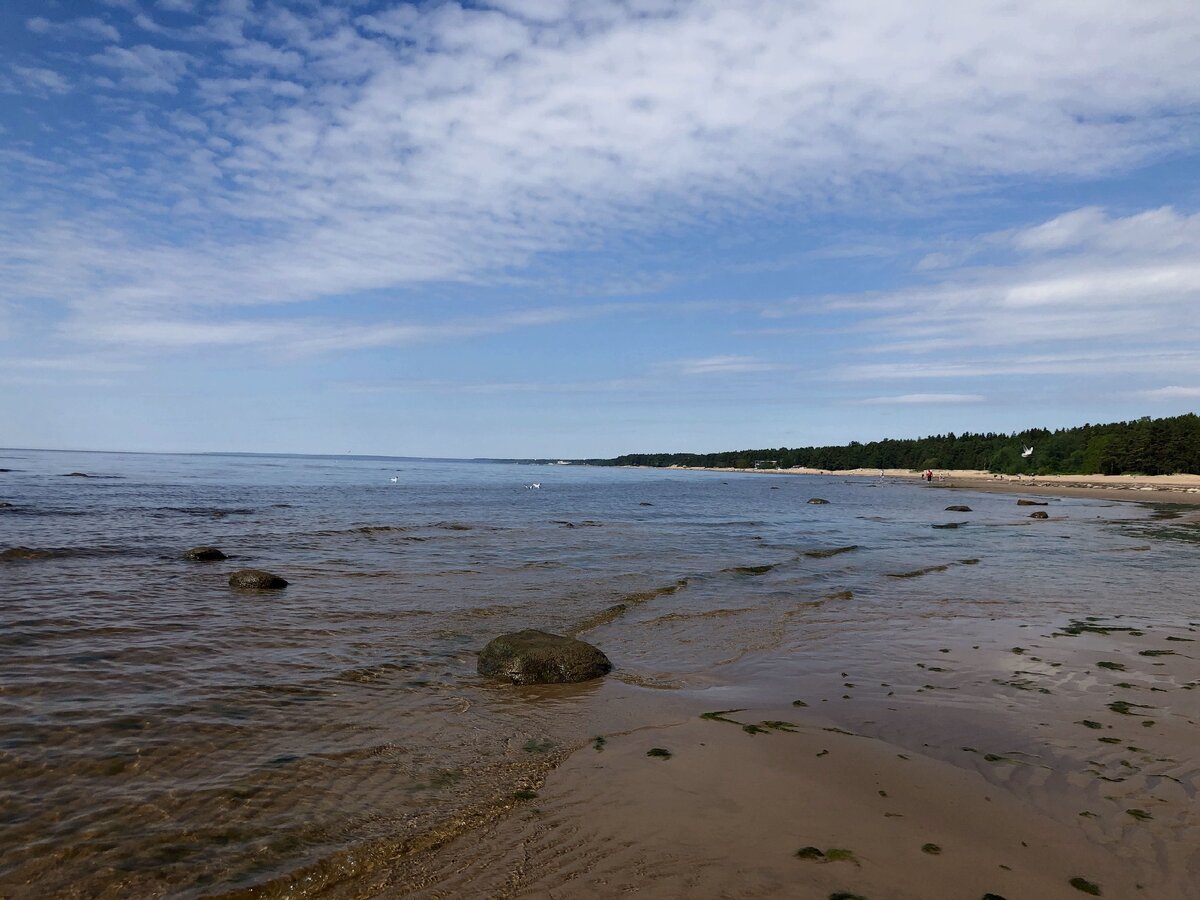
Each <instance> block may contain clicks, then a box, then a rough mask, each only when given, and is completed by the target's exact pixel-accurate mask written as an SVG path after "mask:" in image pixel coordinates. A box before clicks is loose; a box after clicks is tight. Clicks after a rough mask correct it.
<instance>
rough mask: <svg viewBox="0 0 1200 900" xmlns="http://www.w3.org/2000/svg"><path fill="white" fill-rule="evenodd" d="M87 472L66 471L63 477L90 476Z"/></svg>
mask: <svg viewBox="0 0 1200 900" xmlns="http://www.w3.org/2000/svg"><path fill="white" fill-rule="evenodd" d="M91 477H92V476H91V475H89V474H88V473H87V472H68V473H67V474H66V475H64V476H63V478H91Z"/></svg>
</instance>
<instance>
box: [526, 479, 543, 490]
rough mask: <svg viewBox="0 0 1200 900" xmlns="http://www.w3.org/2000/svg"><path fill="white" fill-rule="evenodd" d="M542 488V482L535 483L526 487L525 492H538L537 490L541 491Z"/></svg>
mask: <svg viewBox="0 0 1200 900" xmlns="http://www.w3.org/2000/svg"><path fill="white" fill-rule="evenodd" d="M541 486H542V483H541V482H540V481H535V482H534V483H533V484H527V485H525V490H527V491H536V490H540V489H541Z"/></svg>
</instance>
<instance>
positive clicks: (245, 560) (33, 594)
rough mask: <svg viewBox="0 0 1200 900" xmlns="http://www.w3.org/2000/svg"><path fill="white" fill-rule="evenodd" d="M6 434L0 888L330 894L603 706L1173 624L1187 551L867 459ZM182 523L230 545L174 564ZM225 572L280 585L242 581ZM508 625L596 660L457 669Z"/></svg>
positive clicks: (510, 793) (1153, 524)
mask: <svg viewBox="0 0 1200 900" xmlns="http://www.w3.org/2000/svg"><path fill="white" fill-rule="evenodd" d="M4 455H5V457H6V458H7V460H8V461H7V462H6V463H5V467H7V468H11V469H13V471H12V472H8V473H0V501H3V502H7V503H8V504H10V505H9V506H7V507H3V508H0V551H4V550H9V549H11V548H24V549H23V550H21V551H17V552H11V553H8V554H5V555H4V556H3V557H0V596H2V597H3V601H4V602H3V605H2V606H0V665H2V668H0V783H2V784H3V785H4V793H3V800H2V801H0V846H3V847H4V848H5V853H4V856H3V861H2V862H0V894H4V895H6V896H7V895H14V896H17V895H22V894H27V895H30V896H34V895H43V896H44V895H47V894H56V895H62V896H98V895H99V896H129V895H131V894H133V895H145V894H155V893H160V894H162V893H170V894H172V895H178V896H201V895H207V894H212V893H220V892H223V891H231V890H237V889H243V888H248V887H251V886H254V885H274V887H273V888H270V889H268V893H270V892H275V893H282V892H284V891H285V890H290V891H292V892H293V893H296V892H299V893H303V892H304V890H309V889H315V888H316V887H318V886H320V885H322V884H324V885H328V884H336V883H338V882H339V881H340V880H341V879H343V878H344V877H347V876H348V875H349V874H350V873H352V872H354V873H357V874H359V875H361V873H362V871H363V870H364V869H365V868H370V867H371V866H373V865H375V864H377V863H379V862H381V861H385V860H392V859H394V858H395V857H396V856H397V855H398V854H403V853H404V852H406V851H409V850H413V849H420V848H421V847H423V846H431V845H433V844H434V843H436V842H437V841H438V840H442V839H444V838H445V837H446V836H447V835H449V834H451V833H453V832H454V831H455V830H456V829H459V830H461V829H462V828H467V827H471V826H472V824H478V823H479V822H481V821H483V820H484V819H486V818H487V817H488V816H494V815H499V814H501V813H503V812H504V811H505V810H506V809H507V808H508V807H509V806H511V804H512V802H513V797H514V795H515V794H516V793H517V792H519V791H522V790H527V789H528V788H529V785H531V784H535V783H536V781H537V779H538V778H539V773H541V772H543V771H544V770H545V769H546V767H547V766H549V765H551V764H553V762H554V761H555V760H556V759H557V758H558V756H559V755H560V754H561V753H562V752H564V751H566V750H568V749H570V748H572V747H575V746H578V745H580V744H581V743H583V742H585V741H587V740H588V739H589V738H590V737H591V736H592V735H593V734H594V733H596V731H597V726H598V723H600V722H604V723H606V724H611V723H613V722H615V721H619V720H620V718H621V716H622V715H623V713H622V709H624V708H625V706H623V704H624V703H625V702H626V701H629V700H631V699H638V698H644V697H646V696H649V695H655V694H661V692H662V691H663V689H666V690H668V691H680V690H683V691H686V690H693V689H704V688H711V687H712V686H714V685H721V684H731V685H740V686H741V687H742V688H746V687H747V686H748V685H749V686H753V684H754V683H756V679H760V678H761V677H762V671H763V666H764V665H766V661H768V660H778V659H781V658H787V659H789V660H791V661H792V663H791V664H792V665H793V666H795V667H800V668H803V666H804V664H805V663H804V660H805V659H812V658H816V657H817V656H819V653H820V646H821V642H822V641H823V640H827V639H828V638H829V636H830V635H834V634H837V635H842V636H844V635H845V634H847V633H854V632H855V631H856V630H861V631H863V632H864V633H865V632H867V631H874V632H875V633H879V632H880V631H884V632H886V631H887V630H889V629H895V630H896V631H897V632H898V633H899V632H901V631H902V630H903V628H904V627H906V625H907V623H911V622H920V621H927V620H928V617H930V616H938V615H941V614H943V613H944V612H945V611H946V610H947V608H949V610H950V612H951V613H952V614H953V615H956V616H963V615H966V616H976V615H977V616H993V617H994V616H1009V617H1025V618H1028V619H1038V620H1050V619H1055V618H1057V617H1061V616H1062V615H1076V614H1080V613H1082V612H1086V613H1095V614H1100V615H1103V614H1111V613H1113V612H1114V611H1119V612H1121V613H1124V614H1129V615H1147V616H1154V617H1156V619H1157V620H1158V621H1169V620H1173V619H1178V620H1186V618H1187V616H1189V615H1190V616H1191V617H1192V618H1193V619H1194V618H1195V617H1196V615H1195V612H1194V611H1189V610H1188V609H1187V602H1186V598H1187V597H1189V596H1190V595H1189V589H1190V588H1189V585H1190V584H1193V583H1194V580H1195V577H1196V570H1197V564H1196V560H1195V558H1193V557H1194V554H1193V555H1192V556H1190V557H1185V558H1183V559H1181V554H1180V553H1179V547H1178V543H1175V544H1174V545H1172V542H1171V541H1170V540H1169V539H1170V537H1171V536H1172V534H1173V533H1172V534H1160V532H1169V531H1170V529H1171V527H1172V523H1171V522H1170V521H1162V520H1155V521H1150V520H1148V519H1147V513H1146V512H1145V510H1143V509H1141V508H1140V507H1132V506H1130V505H1127V504H1123V505H1115V504H1104V503H1098V502H1095V501H1082V500H1062V501H1053V506H1052V514H1053V518H1052V520H1050V521H1046V522H1031V521H1030V520H1029V519H1027V518H1026V517H1025V516H1024V514H1023V511H1022V510H1018V509H1017V507H1016V506H1015V505H1014V500H1013V498H1012V497H1011V496H1008V495H992V496H985V495H975V496H971V497H970V498H969V499H970V505H971V506H972V508H973V509H974V512H973V513H971V514H970V515H969V516H964V515H963V514H961V513H955V514H950V513H947V512H946V511H945V506H946V505H947V502H948V497H949V495H948V494H947V492H946V491H944V490H940V489H938V488H936V487H930V486H926V485H922V484H917V483H891V482H883V481H880V480H875V479H862V480H858V481H856V480H848V481H841V480H835V479H825V480H820V481H819V482H818V483H819V488H818V487H816V486H814V479H812V478H807V477H798V476H774V475H755V476H744V477H733V476H722V475H711V474H707V473H690V472H661V471H655V472H651V471H641V470H608V469H586V468H576V467H563V466H555V467H550V468H538V469H537V470H535V471H534V473H531V472H530V470H529V469H528V468H527V467H520V466H508V465H490V464H455V463H429V462H411V461H398V460H385V459H362V458H311V457H307V458H305V457H239V456H232V457H229V456H148V455H123V454H68V453H37V452H23V451H5V452H4ZM71 472H84V473H87V474H89V475H96V476H105V477H89V478H80V477H72V478H64V477H62V476H63V475H65V474H67V473H71ZM534 475H536V477H534ZM393 476H394V477H396V479H397V481H396V482H395V483H392V482H391V478H392V477H393ZM530 480H538V481H540V482H541V483H542V490H540V491H528V490H525V489H524V485H525V484H526V483H528V482H529V481H530ZM816 493H819V494H820V496H822V497H824V498H827V499H828V500H830V501H831V502H830V503H829V504H828V505H809V504H807V502H806V501H807V500H808V499H809V498H810V497H812V496H814V494H816ZM962 496H963V495H954V499H959V498H961V497H962ZM964 519H965V520H966V521H964ZM950 521H954V522H956V523H960V524H959V527H957V528H954V529H937V528H933V527H931V526H936V525H940V524H945V523H947V522H950ZM1184 525H1187V523H1184ZM1179 527H1183V525H1180V526H1179ZM1188 527H1191V526H1190V525H1189V526H1188ZM1188 534H1189V535H1190V532H1189V533H1188ZM200 544H212V545H215V546H217V547H220V548H221V549H222V550H224V551H225V553H227V554H228V555H229V559H228V560H227V561H224V562H217V563H195V562H185V561H184V560H182V559H181V553H182V551H183V550H185V549H186V548H188V547H191V546H195V545H200ZM1132 551H1137V552H1132ZM1168 560H1169V562H1170V565H1167V562H1168ZM967 563H970V564H969V565H968V564H967ZM243 567H255V568H263V569H267V570H269V571H273V572H277V573H279V574H281V575H283V576H284V577H285V578H287V579H288V581H289V582H290V586H289V587H288V588H287V589H286V590H285V591H282V592H278V593H271V594H262V595H257V594H244V593H236V592H233V591H231V590H230V589H229V587H228V584H227V578H228V575H229V573H230V572H231V571H233V570H235V569H237V568H243ZM897 575H903V576H905V577H903V578H899V577H895V576H897ZM1134 584H1136V590H1130V586H1131V585H1134ZM525 627H537V628H544V629H547V630H552V631H558V632H565V633H575V634H580V635H581V636H583V637H585V638H586V639H588V640H591V641H593V642H595V643H597V644H599V645H600V646H601V647H602V648H603V649H604V651H605V652H606V653H607V654H608V656H609V657H610V658H611V659H612V660H613V661H614V663H615V664H616V665H617V671H616V672H615V673H614V677H613V678H610V679H607V680H605V681H604V682H599V683H594V684H589V685H584V686H576V687H547V688H525V689H516V688H512V687H507V686H504V685H497V684H492V683H489V682H486V681H484V680H482V679H480V678H479V677H478V676H477V675H476V674H475V652H476V651H477V650H478V649H479V648H480V647H482V645H483V644H484V643H486V642H487V640H489V639H490V638H491V637H493V636H495V635H496V634H498V633H501V632H504V631H509V630H516V629H520V628H525ZM641 702H654V701H653V700H652V699H651V700H644V699H643V700H642V701H641ZM439 835H440V836H441V837H439Z"/></svg>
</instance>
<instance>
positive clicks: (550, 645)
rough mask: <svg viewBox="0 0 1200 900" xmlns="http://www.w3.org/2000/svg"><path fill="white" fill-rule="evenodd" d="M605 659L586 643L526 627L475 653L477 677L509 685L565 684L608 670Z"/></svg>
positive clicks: (493, 641)
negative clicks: (477, 656) (477, 658)
mask: <svg viewBox="0 0 1200 900" xmlns="http://www.w3.org/2000/svg"><path fill="white" fill-rule="evenodd" d="M612 667H613V666H612V663H611V662H609V660H608V657H607V656H605V655H604V654H603V653H601V652H600V650H598V649H597V648H596V647H593V646H592V645H591V644H589V643H587V642H586V641H579V640H576V639H575V638H569V637H563V636H562V635H559V634H550V633H549V632H547V631H537V630H535V629H532V628H529V629H526V630H525V631H517V632H514V633H513V634H502V635H500V637H497V638H493V639H492V640H490V641H489V642H488V645H487V646H486V647H484V648H483V650H482V651H481V652H480V654H479V666H478V669H479V674H480V675H493V676H495V677H497V678H503V679H504V680H505V681H511V682H512V683H513V684H568V683H572V682H576V681H589V680H591V679H592V678H599V677H600V676H601V675H607V674H608V673H609V672H611V671H612Z"/></svg>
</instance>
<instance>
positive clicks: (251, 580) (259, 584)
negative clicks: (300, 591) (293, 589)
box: [229, 569, 288, 591]
mask: <svg viewBox="0 0 1200 900" xmlns="http://www.w3.org/2000/svg"><path fill="white" fill-rule="evenodd" d="M229 586H230V587H231V588H239V589H240V590H244V591H275V590H279V589H280V588H285V587H287V586H288V583H287V582H286V581H284V580H283V579H282V578H280V577H279V576H278V575H272V574H271V573H270V572H264V571H263V570H262V569H238V570H237V571H236V572H234V573H233V574H232V575H230V576H229Z"/></svg>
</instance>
